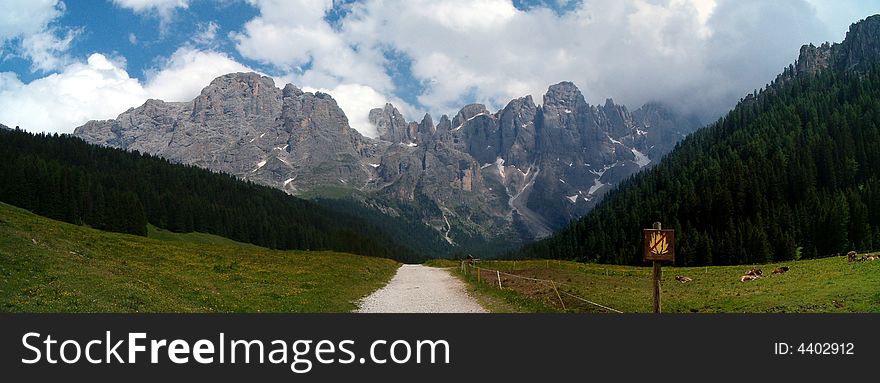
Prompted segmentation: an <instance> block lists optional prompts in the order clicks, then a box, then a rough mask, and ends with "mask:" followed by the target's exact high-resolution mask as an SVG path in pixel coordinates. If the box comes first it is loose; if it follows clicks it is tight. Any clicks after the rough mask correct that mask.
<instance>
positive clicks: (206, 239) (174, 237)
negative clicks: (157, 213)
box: [147, 224, 260, 248]
mask: <svg viewBox="0 0 880 383" xmlns="http://www.w3.org/2000/svg"><path fill="white" fill-rule="evenodd" d="M147 237H149V238H152V239H156V240H160V241H165V242H185V243H197V244H202V245H230V246H241V247H251V248H254V247H255V248H260V247H259V246H257V245H253V244H250V243H243V242H237V241H234V240H231V239H229V238H226V237H221V236H219V235H214V234H204V233H197V232H193V233H175V232H173V231H168V230H165V229H162V228H158V227H155V226H153V225H150V224H148V225H147Z"/></svg>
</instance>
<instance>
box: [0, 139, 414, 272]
mask: <svg viewBox="0 0 880 383" xmlns="http://www.w3.org/2000/svg"><path fill="white" fill-rule="evenodd" d="M0 180H2V182H0V201H2V202H6V203H9V204H12V205H14V206H18V207H22V208H25V209H28V210H30V211H33V212H34V213H37V214H39V215H43V216H46V217H49V218H54V219H58V220H62V221H65V222H70V223H75V224H84V225H88V226H91V227H94V228H96V229H100V230H106V231H113V232H121V233H129V234H136V235H146V234H147V225H148V223H149V224H152V225H155V226H156V227H159V228H163V229H166V230H170V231H173V232H178V233H181V232H183V233H185V232H202V233H208V234H215V235H219V236H223V237H226V238H230V239H233V240H236V241H239V242H246V243H252V244H255V245H259V246H263V247H268V248H275V249H300V250H335V251H344V252H350V253H356V254H361V255H371V256H381V257H386V258H394V259H398V260H403V261H406V260H418V259H421V256H420V255H418V254H416V253H415V252H413V251H412V250H410V249H409V248H406V247H405V246H401V245H399V244H398V243H397V242H395V241H394V240H393V239H390V238H389V237H388V236H387V235H386V234H385V231H383V228H382V227H380V226H377V225H374V224H370V223H368V222H366V221H364V220H362V219H359V218H357V217H356V216H354V215H351V214H347V213H345V212H342V211H335V210H330V209H327V208H323V207H321V206H320V205H318V204H316V203H313V202H310V201H306V200H302V199H299V198H296V197H293V196H290V195H288V194H286V193H284V192H282V191H280V190H277V189H272V188H269V187H266V186H261V185H256V184H253V183H250V182H246V181H241V180H239V179H237V178H235V177H233V176H230V175H226V174H219V173H213V172H210V171H207V170H203V169H199V168H196V167H193V166H187V165H181V164H174V163H171V162H169V161H168V160H165V159H161V158H158V157H153V156H151V155H148V154H140V153H137V152H126V151H123V150H120V149H112V148H107V147H101V146H97V145H92V144H88V143H86V142H84V141H82V140H81V139H79V138H75V137H71V136H66V135H60V136H59V135H44V134H39V135H33V134H29V133H26V132H22V131H10V130H0Z"/></svg>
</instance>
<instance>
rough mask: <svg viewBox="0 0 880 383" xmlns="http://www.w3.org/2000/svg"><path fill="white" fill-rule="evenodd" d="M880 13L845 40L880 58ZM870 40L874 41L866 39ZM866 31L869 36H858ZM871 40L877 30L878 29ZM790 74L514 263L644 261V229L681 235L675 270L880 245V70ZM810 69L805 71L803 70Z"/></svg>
mask: <svg viewBox="0 0 880 383" xmlns="http://www.w3.org/2000/svg"><path fill="white" fill-rule="evenodd" d="M866 24H870V25H873V26H876V27H880V16H874V17H871V18H869V19H867V20H865V21H862V22H861V23H860V24H856V25H854V26H853V27H852V28H851V32H850V34H848V35H847V41H845V42H844V43H842V44H837V45H834V46H831V47H828V46H825V47H826V48H824V49H830V50H831V51H832V52H848V51H847V50H843V49H842V48H838V46H839V47H844V48H846V47H850V46H851V45H853V44H852V43H850V42H849V40H853V41H868V42H870V44H873V45H872V46H873V48H872V49H868V48H865V49H861V50H860V51H870V52H874V51H880V49H878V48H880V33H876V34H873V35H872V36H873V39H864V38H863V37H865V36H861V35H858V34H857V33H855V32H853V31H861V32H864V33H868V32H871V31H876V30H880V28H868V27H866ZM865 31H867V32H865ZM861 32H860V33H861ZM871 33H873V32H871ZM849 59H850V60H853V58H852V57H850V58H849ZM856 61H858V62H859V65H858V67H857V68H858V70H854V68H855V67H852V66H846V67H845V68H844V67H835V66H831V67H827V68H825V69H822V68H821V67H820V68H818V70H817V71H816V73H815V74H813V73H812V72H810V73H800V72H799V73H796V74H795V73H793V72H792V71H794V69H793V67H790V68H789V69H788V70H787V71H786V72H785V73H784V74H783V75H781V76H780V77H779V80H778V81H776V82H774V83H773V84H771V85H770V86H769V87H768V88H766V89H765V90H764V91H762V92H760V93H757V92H756V94H753V95H750V96H749V97H747V98H746V99H745V100H743V101H741V102H740V103H739V104H738V105H737V106H736V108H734V110H733V111H731V112H730V113H729V114H728V115H727V116H726V117H724V118H722V119H721V120H719V121H718V122H716V123H715V124H713V125H710V126H708V127H706V128H704V129H701V130H699V131H697V132H696V133H694V134H692V135H690V136H689V137H687V138H686V139H685V140H683V141H682V142H681V143H680V144H679V145H678V146H677V147H676V149H675V150H673V151H672V152H671V153H670V154H669V155H668V156H667V157H666V158H664V159H663V160H662V161H661V162H660V163H659V164H658V165H657V166H656V167H654V168H651V169H650V170H648V171H645V172H643V173H640V174H638V175H637V176H635V177H633V178H631V179H630V180H628V181H626V182H624V183H622V184H621V185H620V186H619V187H618V188H617V189H616V190H614V191H612V192H610V193H609V194H608V195H607V197H606V198H605V200H604V202H603V203H602V204H600V206H598V207H597V208H596V209H594V210H593V211H592V212H591V213H589V214H588V215H586V216H585V217H583V218H582V219H580V220H579V221H577V222H575V223H573V224H572V225H571V226H570V227H568V228H566V229H565V230H563V231H561V232H559V233H557V234H556V235H555V236H553V237H551V238H549V239H547V240H544V241H541V242H538V243H535V244H533V245H531V246H528V247H526V248H524V249H522V250H521V251H519V252H518V253H516V254H513V255H512V256H514V257H524V258H534V257H545V258H563V259H577V260H582V261H594V262H601V263H619V264H638V263H640V262H641V246H642V238H641V229H642V228H649V227H651V223H652V222H653V221H661V222H662V223H663V225H664V227H665V228H670V229H675V230H676V231H677V249H676V264H677V265H711V264H721V265H725V264H748V263H765V262H772V261H786V260H793V259H800V258H810V257H820V256H828V255H833V254H838V253H845V252H847V251H849V250H853V249H855V250H872V249H878V248H880V150H877V148H880V65H878V60H877V54H876V53H875V54H874V55H873V56H864V57H861V58H858V60H856ZM802 64H804V63H799V66H804V65H802Z"/></svg>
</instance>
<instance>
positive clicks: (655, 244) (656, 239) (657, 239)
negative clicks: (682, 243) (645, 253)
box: [648, 232, 669, 255]
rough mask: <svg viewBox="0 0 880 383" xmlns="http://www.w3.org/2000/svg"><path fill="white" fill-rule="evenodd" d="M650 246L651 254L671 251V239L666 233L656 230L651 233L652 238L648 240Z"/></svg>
mask: <svg viewBox="0 0 880 383" xmlns="http://www.w3.org/2000/svg"><path fill="white" fill-rule="evenodd" d="M648 248H649V249H650V251H651V254H657V255H662V254H666V253H668V252H669V240H668V239H667V236H666V233H662V232H655V233H652V234H651V240H650V241H649V242H648Z"/></svg>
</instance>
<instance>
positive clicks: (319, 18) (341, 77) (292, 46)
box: [230, 0, 411, 135]
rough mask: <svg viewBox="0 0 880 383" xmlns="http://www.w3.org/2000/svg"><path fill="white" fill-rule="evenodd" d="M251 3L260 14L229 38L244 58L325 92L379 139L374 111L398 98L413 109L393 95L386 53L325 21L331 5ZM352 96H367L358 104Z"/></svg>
mask: <svg viewBox="0 0 880 383" xmlns="http://www.w3.org/2000/svg"><path fill="white" fill-rule="evenodd" d="M251 3H253V4H254V5H255V6H257V7H259V9H260V15H259V16H258V17H256V18H254V19H252V20H250V21H248V22H247V23H246V24H245V26H244V28H243V29H242V30H241V31H240V32H237V33H232V34H231V35H230V36H231V38H232V40H233V41H234V42H235V43H236V48H237V50H238V52H239V53H241V55H242V56H244V57H246V58H248V59H252V60H255V61H258V62H260V63H263V64H267V65H269V66H272V67H274V68H276V69H277V70H279V71H281V72H282V73H285V75H284V76H282V78H283V79H284V80H285V81H286V82H290V83H293V84H296V85H297V86H299V87H302V88H310V89H323V90H326V91H327V93H330V94H331V95H332V96H333V97H334V98H335V99H336V100H337V101H339V104H340V106H341V107H342V108H343V110H345V112H346V116H347V117H348V118H349V120H350V121H351V125H352V127H354V128H355V129H358V130H359V131H361V133H363V134H366V135H375V129H374V128H373V127H371V126H370V125H369V123H367V122H366V121H367V114H368V112H369V109H371V108H374V107H378V106H381V105H384V103H385V102H386V101H388V100H396V101H397V102H396V105H398V104H399V107H400V108H401V109H402V110H410V109H411V108H410V107H409V106H408V105H405V104H404V103H403V102H402V101H400V99H398V98H395V97H393V94H394V85H393V81H392V79H391V77H390V76H389V75H388V73H386V70H385V64H386V59H385V57H384V55H383V52H382V50H381V49H378V47H377V46H369V45H361V46H357V45H356V44H355V42H353V41H352V40H351V39H349V37H348V36H347V35H346V34H343V33H340V32H339V31H337V30H334V29H333V28H332V27H331V26H330V25H329V24H328V23H327V22H326V21H325V20H324V14H325V12H327V11H328V10H329V9H331V7H332V5H333V4H332V3H333V2H332V1H330V0H292V1H282V0H252V1H251ZM352 95H357V97H362V98H361V99H359V100H356V99H355V97H352ZM368 102H369V103H372V102H376V103H374V104H372V105H367V104H368ZM367 106H369V108H367Z"/></svg>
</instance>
